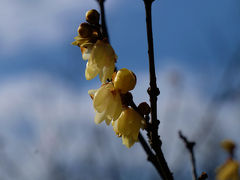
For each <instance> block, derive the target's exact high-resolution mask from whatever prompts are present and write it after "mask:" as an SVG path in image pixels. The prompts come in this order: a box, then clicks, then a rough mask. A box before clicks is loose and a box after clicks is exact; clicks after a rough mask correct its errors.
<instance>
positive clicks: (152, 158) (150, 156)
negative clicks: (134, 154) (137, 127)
mask: <svg viewBox="0 0 240 180" xmlns="http://www.w3.org/2000/svg"><path fill="white" fill-rule="evenodd" d="M138 140H139V142H140V144H141V145H142V147H143V149H144V150H145V152H146V154H147V156H148V157H147V159H148V161H150V162H151V163H152V164H153V165H154V167H155V168H156V170H157V172H158V174H159V175H160V176H162V173H161V172H162V170H161V167H160V165H159V162H158V160H157V158H156V156H155V155H154V154H153V152H152V150H151V149H150V147H149V146H148V144H147V142H146V140H145V139H144V137H143V136H142V134H141V133H140V132H139V135H138Z"/></svg>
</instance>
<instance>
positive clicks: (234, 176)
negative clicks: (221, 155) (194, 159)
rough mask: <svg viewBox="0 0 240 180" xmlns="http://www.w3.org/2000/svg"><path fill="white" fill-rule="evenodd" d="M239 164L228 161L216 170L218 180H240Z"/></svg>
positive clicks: (231, 160)
mask: <svg viewBox="0 0 240 180" xmlns="http://www.w3.org/2000/svg"><path fill="white" fill-rule="evenodd" d="M238 170H239V163H238V162H237V161H235V160H233V159H228V160H227V161H226V163H224V164H223V165H221V166H220V167H218V168H217V170H216V180H239V179H240V176H239V173H238Z"/></svg>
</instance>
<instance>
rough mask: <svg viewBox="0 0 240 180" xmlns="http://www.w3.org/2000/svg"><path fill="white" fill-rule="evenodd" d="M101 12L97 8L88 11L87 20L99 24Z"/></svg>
mask: <svg viewBox="0 0 240 180" xmlns="http://www.w3.org/2000/svg"><path fill="white" fill-rule="evenodd" d="M99 18H100V14H99V13H98V12H97V10H95V9H91V10H89V11H87V12H86V21H87V22H89V23H91V24H99Z"/></svg>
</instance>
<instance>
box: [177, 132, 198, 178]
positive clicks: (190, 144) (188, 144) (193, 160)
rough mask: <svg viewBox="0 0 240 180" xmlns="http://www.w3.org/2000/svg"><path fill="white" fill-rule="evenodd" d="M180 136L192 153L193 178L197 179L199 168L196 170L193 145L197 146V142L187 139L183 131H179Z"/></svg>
mask: <svg viewBox="0 0 240 180" xmlns="http://www.w3.org/2000/svg"><path fill="white" fill-rule="evenodd" d="M178 134H179V137H180V138H181V139H182V140H183V142H184V143H185V145H186V148H187V150H188V151H189V153H190V158H191V163H192V173H193V179H194V180H197V179H198V178H197V170H196V160H195V156H194V151H193V147H194V146H195V142H190V141H188V140H187V138H186V137H185V136H184V135H183V134H182V132H181V131H179V132H178Z"/></svg>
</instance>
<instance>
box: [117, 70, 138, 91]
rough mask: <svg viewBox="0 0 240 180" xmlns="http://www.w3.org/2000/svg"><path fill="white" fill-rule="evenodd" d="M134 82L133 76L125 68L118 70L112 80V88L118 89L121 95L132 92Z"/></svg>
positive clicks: (134, 77)
mask: <svg viewBox="0 0 240 180" xmlns="http://www.w3.org/2000/svg"><path fill="white" fill-rule="evenodd" d="M136 81H137V79H136V76H135V74H134V73H133V72H132V71H130V70H128V69H126V68H122V69H120V70H119V71H118V72H117V73H116V75H115V76H114V78H113V83H114V87H115V88H116V89H119V90H120V92H121V93H122V94H125V93H127V92H128V91H131V90H133V89H134V87H135V85H136Z"/></svg>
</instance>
